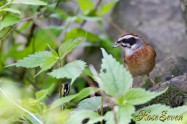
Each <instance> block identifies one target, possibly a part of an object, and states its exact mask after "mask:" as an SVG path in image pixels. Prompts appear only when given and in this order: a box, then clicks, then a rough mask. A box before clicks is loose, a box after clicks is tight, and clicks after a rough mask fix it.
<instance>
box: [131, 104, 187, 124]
mask: <svg viewBox="0 0 187 124" xmlns="http://www.w3.org/2000/svg"><path fill="white" fill-rule="evenodd" d="M186 112H187V106H180V107H177V108H170V107H169V106H165V105H161V104H155V105H151V106H148V107H145V108H143V109H140V110H138V111H137V112H136V113H135V115H134V118H133V119H134V121H136V124H150V123H151V124H184V123H183V114H184V113H186ZM148 116H149V118H148ZM156 116H158V117H157V118H156ZM176 116H178V117H176ZM181 118H182V119H181ZM175 119H176V120H175Z"/></svg>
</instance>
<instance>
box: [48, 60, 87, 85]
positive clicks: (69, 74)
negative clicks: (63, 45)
mask: <svg viewBox="0 0 187 124" xmlns="http://www.w3.org/2000/svg"><path fill="white" fill-rule="evenodd" d="M85 66H86V64H85V62H83V61H80V60H77V61H74V62H70V63H68V64H66V65H65V66H63V67H61V68H59V69H55V70H53V71H52V72H51V73H48V74H49V75H50V76H52V77H55V78H57V79H61V78H68V79H72V80H71V84H73V82H74V81H75V79H76V78H77V77H79V76H80V74H81V73H82V71H83V70H84V68H85Z"/></svg>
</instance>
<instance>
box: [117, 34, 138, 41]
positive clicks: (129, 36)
mask: <svg viewBox="0 0 187 124" xmlns="http://www.w3.org/2000/svg"><path fill="white" fill-rule="evenodd" d="M132 37H134V38H135V39H137V38H138V37H136V36H133V35H131V34H128V35H125V36H123V37H121V38H119V39H118V40H119V41H120V40H122V39H129V38H132Z"/></svg>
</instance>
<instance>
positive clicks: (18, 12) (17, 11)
mask: <svg viewBox="0 0 187 124" xmlns="http://www.w3.org/2000/svg"><path fill="white" fill-rule="evenodd" d="M1 11H7V12H11V13H15V14H21V12H20V11H19V10H17V9H12V8H5V9H2V10H0V12H1Z"/></svg>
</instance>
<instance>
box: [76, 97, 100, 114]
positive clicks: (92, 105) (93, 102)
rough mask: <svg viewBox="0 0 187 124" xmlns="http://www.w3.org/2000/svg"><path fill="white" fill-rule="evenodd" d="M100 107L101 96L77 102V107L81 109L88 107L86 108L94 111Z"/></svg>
mask: <svg viewBox="0 0 187 124" xmlns="http://www.w3.org/2000/svg"><path fill="white" fill-rule="evenodd" d="M100 107H101V97H91V98H87V99H84V100H82V101H81V102H80V103H79V104H78V109H82V110H83V109H84V110H85V109H88V110H93V111H96V110H98V109H100Z"/></svg>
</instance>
